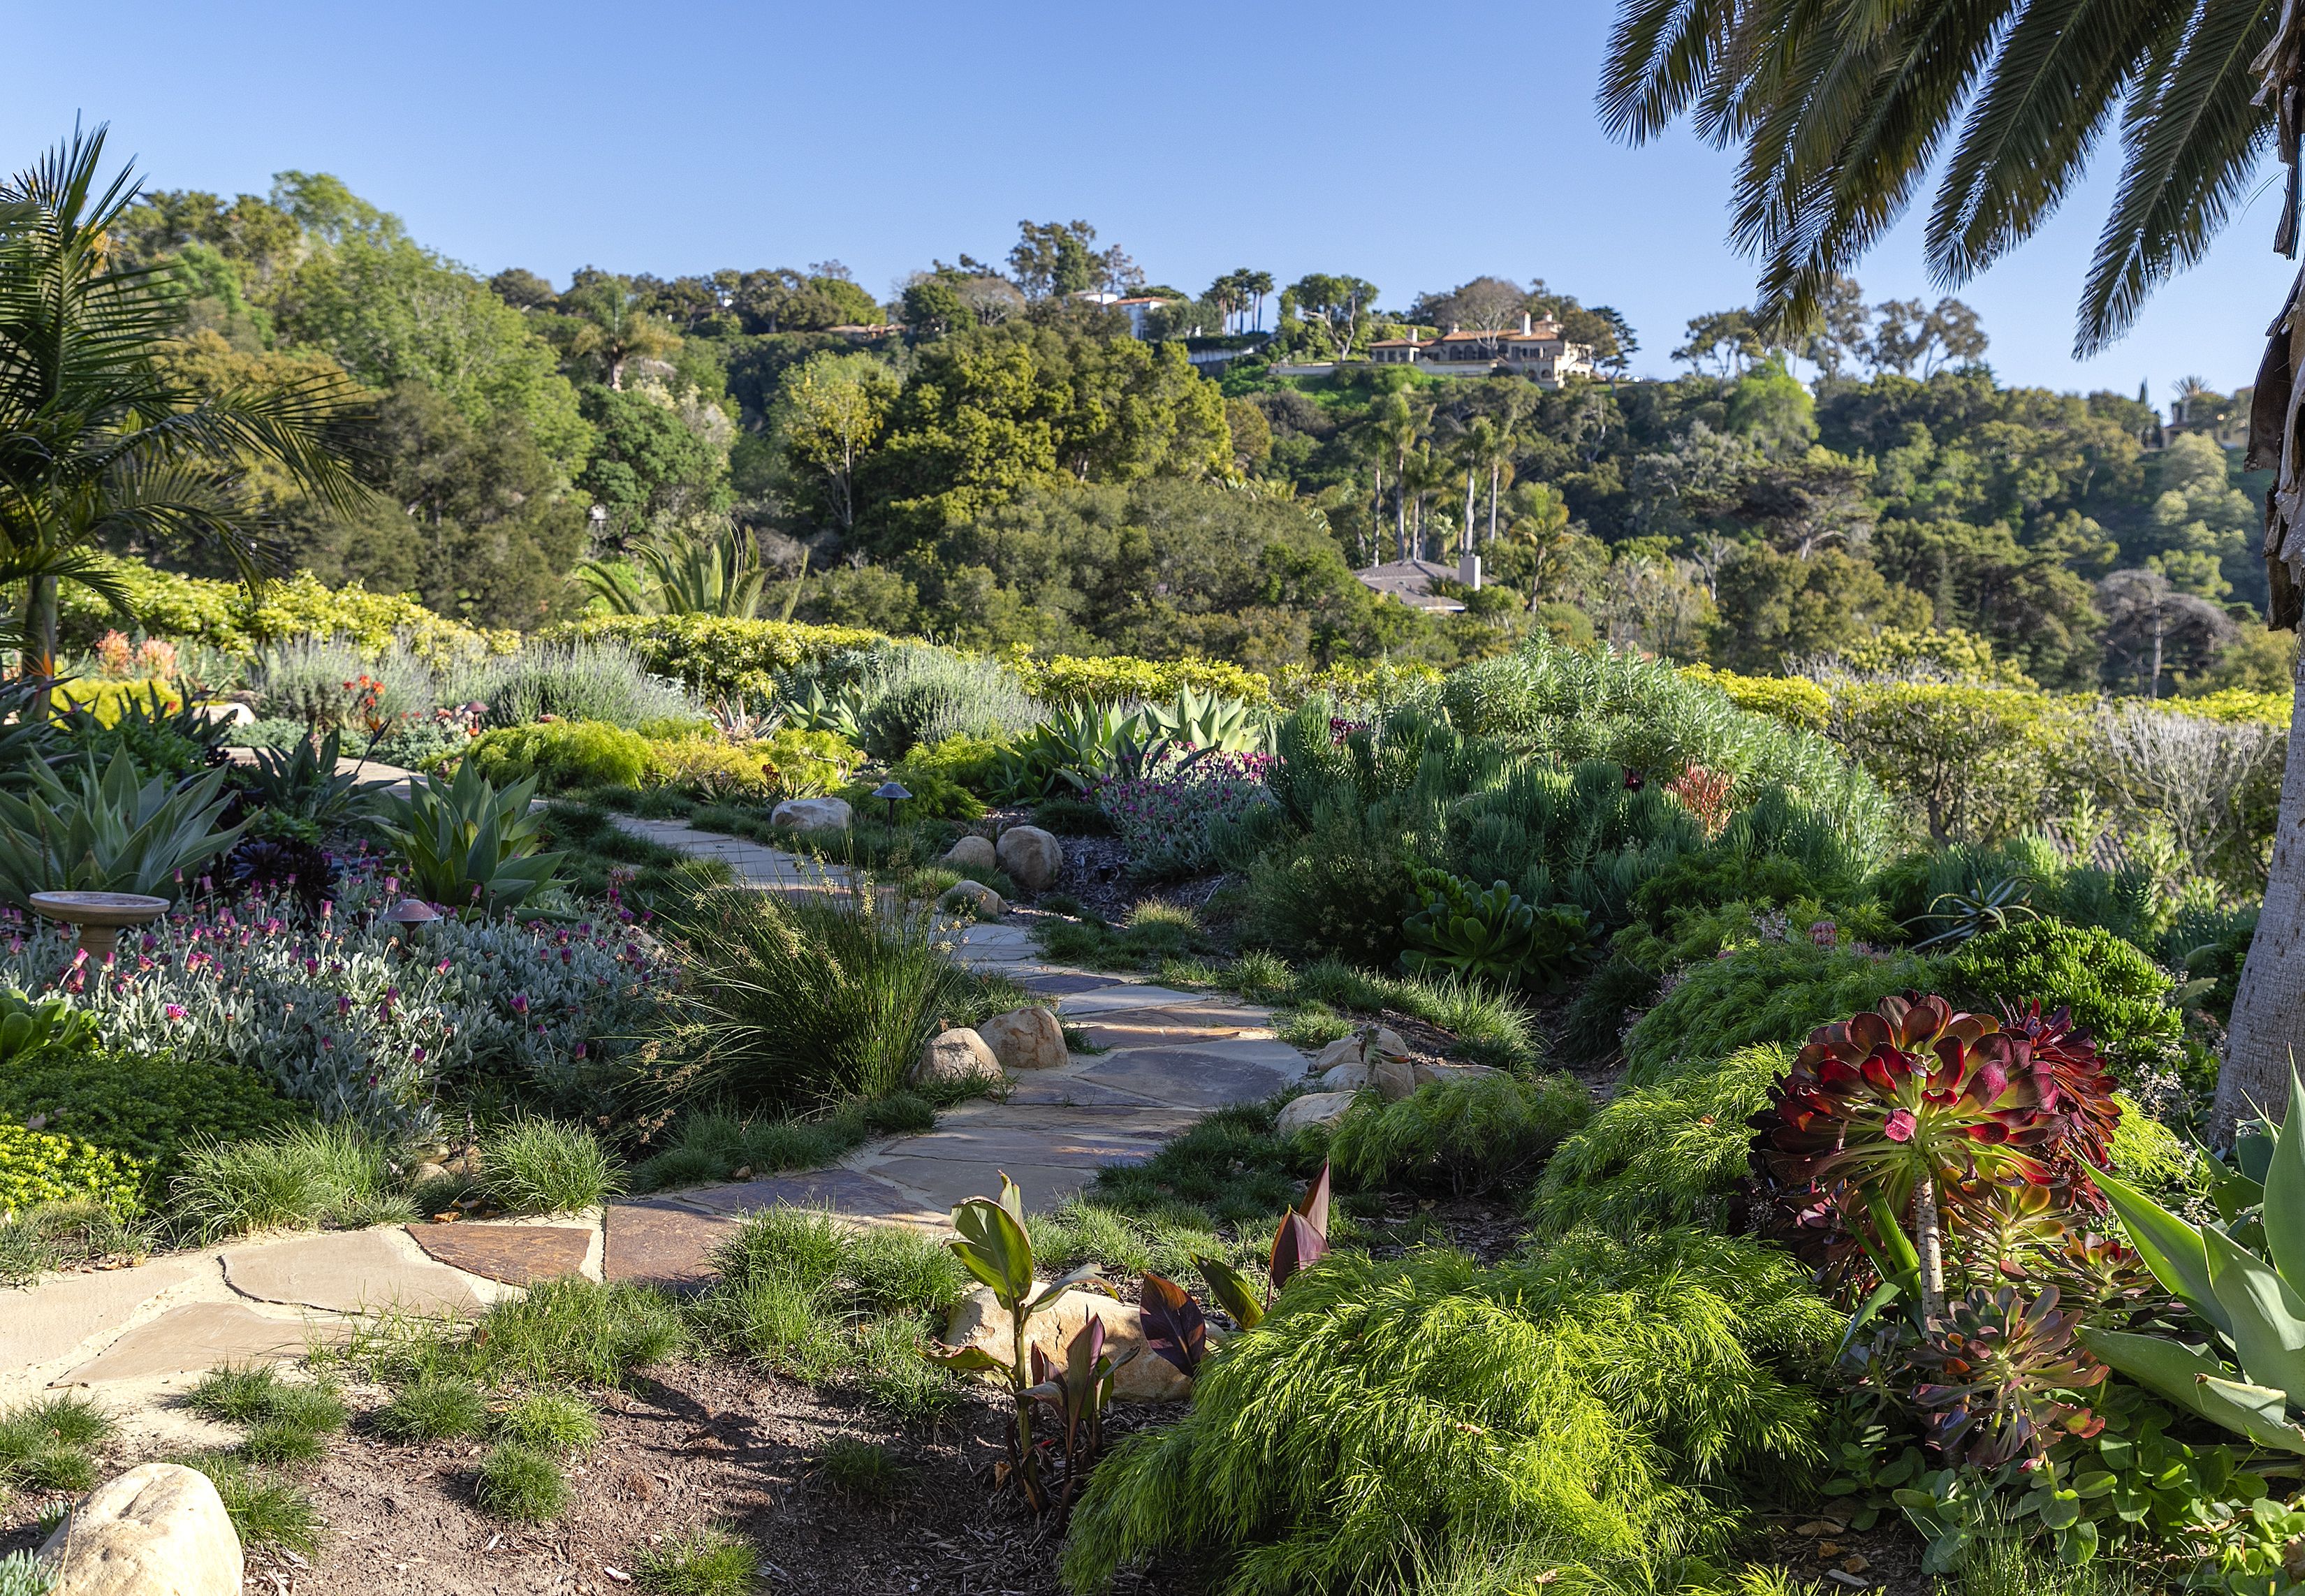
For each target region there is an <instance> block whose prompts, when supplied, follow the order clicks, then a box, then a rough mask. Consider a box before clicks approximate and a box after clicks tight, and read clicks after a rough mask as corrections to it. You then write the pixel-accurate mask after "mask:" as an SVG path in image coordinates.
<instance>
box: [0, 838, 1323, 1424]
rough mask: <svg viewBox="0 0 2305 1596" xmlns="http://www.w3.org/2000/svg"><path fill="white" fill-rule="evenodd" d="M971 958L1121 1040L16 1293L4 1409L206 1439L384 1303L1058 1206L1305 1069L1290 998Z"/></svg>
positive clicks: (1014, 953) (747, 845)
mask: <svg viewBox="0 0 2305 1596" xmlns="http://www.w3.org/2000/svg"><path fill="white" fill-rule="evenodd" d="M618 823H619V824H620V825H621V826H623V827H624V828H625V829H626V830H628V831H630V832H632V833H634V835H636V836H643V837H646V838H648V839H649V840H650V841H651V842H656V843H660V844H663V845H666V846H668V847H672V848H676V849H678V850H680V851H681V852H683V853H692V854H695V855H697V856H699V857H702V858H710V859H719V860H720V861H721V862H724V863H726V864H727V866H728V868H729V870H731V872H732V873H733V874H734V876H735V878H736V881H737V883H738V884H739V885H742V886H745V887H755V888H759V889H762V890H767V891H814V890H821V889H822V888H823V887H826V886H827V885H838V884H840V883H842V882H844V881H845V879H846V872H845V871H843V870H841V869H840V868H839V867H838V866H831V867H827V866H822V865H820V864H818V863H816V862H813V861H809V860H804V859H800V858H798V857H795V855H793V854H791V853H785V852H783V851H781V850H779V849H776V848H771V847H768V846H765V845H762V844H760V843H754V842H748V841H745V840H744V838H741V837H734V836H721V835H719V834H718V833H715V832H709V831H698V830H695V829H693V828H690V827H689V826H687V825H685V824H683V823H680V822H676V821H662V820H641V819H632V818H630V817H623V816H620V817H618ZM959 956H960V958H961V960H962V962H963V963H965V964H968V965H970V966H971V967H972V968H974V969H978V970H983V971H989V972H999V973H1000V974H1003V975H1006V976H1008V978H1009V979H1011V980H1013V981H1016V983H1017V984H1018V985H1019V986H1022V987H1024V988H1025V989H1028V990H1030V991H1033V992H1034V993H1036V994H1039V995H1040V996H1041V997H1042V999H1043V1000H1045V1001H1047V1002H1048V1003H1050V1005H1051V1006H1053V1007H1054V1008H1055V1009H1056V1011H1057V1013H1058V1014H1059V1015H1060V1016H1061V1017H1062V1018H1063V1020H1064V1021H1065V1023H1067V1024H1068V1025H1070V1026H1073V1027H1075V1028H1076V1030H1077V1031H1079V1032H1080V1033H1081V1034H1082V1035H1083V1036H1084V1037H1085V1039H1086V1040H1088V1042H1089V1043H1090V1044H1091V1045H1092V1046H1093V1047H1096V1048H1102V1049H1104V1051H1101V1052H1099V1053H1094V1054H1082V1053H1076V1054H1073V1055H1071V1056H1070V1057H1069V1058H1068V1060H1067V1063H1066V1065H1064V1067H1062V1068H1060V1069H1047V1070H1036V1071H1032V1072H1028V1073H1026V1074H1021V1075H1018V1076H1016V1077H1013V1082H1014V1084H1013V1086H1012V1089H1011V1090H1010V1091H1008V1094H1007V1095H1006V1097H1005V1098H1003V1099H999V1100H994V1099H980V1100H977V1101H973V1102H968V1103H964V1104H962V1105H960V1106H959V1107H957V1108H952V1109H949V1110H948V1111H947V1112H945V1113H944V1114H942V1115H940V1116H939V1118H938V1120H937V1124H936V1126H935V1128H934V1129H932V1130H930V1131H927V1132H923V1133H921V1134H918V1135H908V1136H897V1137H891V1138H888V1139H884V1140H882V1141H879V1142H872V1143H870V1144H868V1145H866V1146H864V1147H863V1148H860V1149H859V1150H856V1151H855V1152H853V1153H851V1154H850V1155H849V1156H848V1157H847V1158H846V1159H842V1160H841V1161H840V1162H839V1163H838V1164H836V1165H834V1166H832V1167H829V1168H824V1169H814V1170H807V1171H804V1172H801V1173H798V1174H793V1175H783V1176H775V1177H773V1178H770V1179H764V1180H752V1181H744V1182H730V1183H723V1184H718V1185H709V1186H699V1187H692V1188H689V1189H687V1190H685V1191H678V1192H668V1193H659V1194H655V1195H651V1196H647V1197H636V1198H631V1199H626V1200H623V1201H616V1202H612V1203H610V1204H608V1207H607V1209H606V1210H605V1211H603V1212H600V1213H594V1214H589V1215H578V1216H560V1217H557V1218H550V1219H521V1220H505V1221H495V1220H489V1221H479V1222H472V1221H467V1222H464V1223H459V1224H455V1225H421V1224H420V1225H413V1226H380V1227H376V1228H373V1229H370V1230H361V1231H336V1232H323V1233H321V1234H319V1235H290V1236H280V1237H272V1238H267V1239H262V1240H255V1241H250V1242H246V1243H241V1244H234V1245H231V1246H225V1247H211V1248H205V1249H202V1250H200V1251H199V1252H184V1253H176V1254H173V1255H171V1256H168V1257H166V1258H158V1259H154V1260H152V1261H149V1262H148V1263H144V1264H141V1265H139V1266H137V1267H135V1268H133V1269H114V1270H105V1271H98V1272H94V1273H84V1274H68V1275H62V1276H55V1277H51V1278H48V1279H47V1280H45V1281H43V1282H41V1283H40V1284H39V1285H38V1286H34V1287H33V1288H32V1289H31V1290H30V1291H29V1292H25V1291H7V1290H0V1406H6V1405H10V1404H13V1403H15V1402H19V1401H21V1400H23V1399H24V1398H25V1397H26V1396H31V1395H34V1394H36V1393H37V1392H38V1391H39V1390H40V1389H42V1388H47V1387H50V1386H88V1387H90V1388H95V1389H96V1390H98V1392H99V1393H100V1394H101V1395H102V1396H104V1397H105V1399H106V1403H107V1405H110V1406H113V1407H114V1408H115V1410H119V1411H121V1412H122V1413H123V1417H125V1418H127V1419H128V1420H129V1422H130V1428H131V1430H132V1431H134V1430H146V1431H148V1432H150V1433H153V1434H155V1435H158V1436H162V1437H166V1438H168V1439H190V1438H191V1437H192V1436H194V1435H196V1434H197V1433H198V1432H200V1431H204V1430H206V1429H207V1428H208V1427H207V1426H205V1425H204V1424H203V1423H202V1422H200V1421H198V1420H194V1419H191V1418H190V1417H189V1416H188V1415H185V1414H183V1413H182V1411H181V1409H179V1408H176V1407H174V1405H171V1404H168V1403H167V1402H166V1397H167V1396H169V1395H170V1394H172V1393H174V1392H177V1391H181V1390H182V1388H183V1387H184V1386H186V1385H189V1384H190V1383H191V1381H192V1380H196V1379H198V1378H199V1376H200V1374H201V1373H202V1372H204V1371H207V1370H208V1369H209V1368H211V1367H213V1366H214V1365H216V1364H217V1363H224V1362H227V1361H232V1362H248V1361H264V1360H268V1361H282V1360H286V1359H293V1358H295V1357H298V1356H301V1355H302V1354H303V1352H304V1350H305V1348H306V1346H308V1345H310V1344H312V1343H326V1342H329V1341H340V1340H342V1339H344V1337H346V1336H348V1335H349V1334H350V1333H351V1329H352V1327H353V1324H354V1322H355V1321H356V1320H357V1319H358V1318H359V1317H360V1316H361V1314H363V1313H370V1312H377V1311H379V1310H382V1309H386V1308H388V1307H399V1308H403V1309H407V1310H411V1311H414V1312H428V1313H434V1314H438V1313H443V1312H447V1313H455V1314H467V1315H469V1314H477V1313H479V1312H481V1311H482V1310H483V1309H484V1308H485V1307H486V1306H487V1304H489V1303H492V1302H495V1301H498V1299H500V1298H503V1297H506V1296H509V1295H517V1294H518V1293H519V1291H520V1290H521V1289H522V1288H523V1286H526V1285H529V1284H532V1283H533V1282H534V1281H536V1280H540V1279H547V1278H552V1277H554V1276H556V1275H562V1274H568V1273H579V1274H583V1275H584V1276H586V1277H588V1278H592V1279H608V1280H634V1281H642V1282H648V1283H651V1284H657V1285H663V1286H672V1287H675V1288H684V1287H690V1286H696V1285H700V1284H702V1282H703V1281H704V1280H705V1279H706V1278H708V1277H709V1275H710V1265H709V1263H708V1261H707V1258H708V1254H709V1253H710V1250H711V1249H712V1248H713V1246H715V1245H716V1244H718V1243H719V1241H720V1240H721V1239H722V1238H723V1237H724V1236H726V1235H727V1234H728V1233H729V1232H730V1231H732V1230H734V1229H735V1228H736V1227H737V1226H738V1225H739V1224H740V1223H741V1222H742V1220H743V1217H744V1215H746V1214H749V1213H753V1212H757V1211H758V1210H761V1209H764V1208H770V1207H772V1206H774V1205H775V1204H777V1203H779V1202H789V1203H799V1204H806V1205H812V1206H823V1207H829V1208H830V1209H832V1210H834V1211H836V1212H837V1213H838V1214H840V1215H842V1216H843V1217H845V1218H851V1219H855V1220H856V1221H858V1222H860V1223H871V1224H895V1225H906V1226H911V1227H918V1228H922V1229H928V1230H934V1229H941V1228H943V1227H945V1226H946V1225H947V1224H948V1213H949V1210H950V1209H951V1208H952V1206H953V1205H954V1204H955V1203H957V1202H958V1201H961V1200H962V1199H964V1198H966V1197H973V1196H977V1195H979V1194H992V1193H998V1191H999V1184H1000V1175H1001V1173H1002V1172H1003V1171H1006V1172H1007V1173H1008V1176H1010V1177H1011V1178H1013V1179H1015V1180H1016V1182H1017V1184H1020V1185H1021V1186H1023V1188H1024V1190H1025V1199H1026V1201H1028V1202H1029V1203H1030V1204H1031V1205H1032V1207H1033V1209H1034V1210H1047V1209H1050V1208H1053V1207H1055V1206H1057V1205H1058V1204H1059V1203H1060V1202H1062V1201H1064V1200H1065V1199H1067V1198H1068V1197H1070V1196H1072V1195H1073V1194H1075V1193H1077V1192H1078V1191H1079V1190H1080V1189H1081V1188H1082V1187H1083V1186H1084V1185H1086V1184H1088V1183H1089V1181H1091V1180H1092V1179H1093V1178H1094V1176H1095V1173H1096V1170H1097V1168H1098V1167H1100V1166H1101V1165H1105V1164H1114V1163H1127V1162H1132V1161H1135V1160H1137V1159H1144V1158H1146V1157H1148V1156H1150V1154H1151V1153H1152V1150H1154V1149H1155V1148H1157V1147H1158V1146H1159V1145H1160V1144H1161V1142H1164V1141H1165V1140H1167V1139H1168V1138H1169V1137H1170V1136H1173V1135H1175V1134H1176V1133H1178V1132H1179V1131H1181V1130H1183V1129H1185V1128H1186V1127H1187V1125H1191V1124H1192V1123H1193V1122H1194V1121H1195V1120H1196V1119H1198V1118H1199V1117H1200V1116H1202V1115H1204V1114H1205V1113H1207V1112H1209V1111H1210V1110H1212V1109H1215V1108H1223V1107H1225V1106H1227V1105H1229V1104H1232V1103H1240V1102H1254V1101H1258V1100H1261V1099H1264V1098H1267V1097H1270V1096H1271V1095H1272V1093H1274V1092H1275V1091H1279V1090H1280V1089H1281V1088H1282V1087H1284V1086H1287V1085H1289V1084H1290V1083H1291V1082H1294V1081H1296V1080H1297V1079H1298V1078H1299V1077H1301V1076H1302V1075H1303V1074H1304V1073H1305V1068H1306V1057H1305V1055H1304V1054H1302V1053H1300V1052H1298V1051H1297V1049H1296V1048H1292V1047H1289V1045H1288V1044H1286V1043H1284V1042H1281V1041H1280V1040H1277V1039H1275V1037H1274V1036H1273V1033H1272V1014H1271V1011H1269V1010H1267V1009H1264V1008H1261V1007H1258V1006H1255V1005H1251V1004H1243V1003H1239V1002H1237V1001H1235V1000H1234V999H1232V998H1230V997H1221V996H1217V997H1212V996H1209V995H1206V994H1195V993H1190V992H1178V991H1172V990H1170V989H1167V988H1163V987H1158V986H1152V985H1148V984H1146V983H1144V982H1142V981H1125V980H1121V979H1118V978H1116V977H1113V976H1110V975H1100V974H1096V973H1093V972H1088V971H1082V970H1073V969H1067V968H1065V967H1063V966H1060V965H1054V964H1046V963H1043V962H1042V961H1041V960H1040V958H1039V956H1038V954H1037V951H1036V949H1035V948H1034V947H1033V942H1032V939H1031V938H1030V937H1029V936H1028V934H1027V933H1026V932H1025V930H1024V929H1023V928H1022V927H1020V926H1014V925H1002V924H997V923H995V924H983V925H972V926H969V927H967V928H966V929H965V930H964V931H962V933H961V937H960V950H959Z"/></svg>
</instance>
